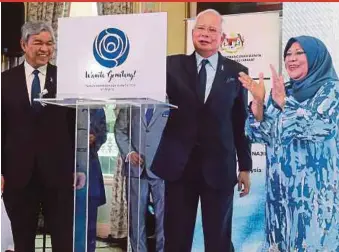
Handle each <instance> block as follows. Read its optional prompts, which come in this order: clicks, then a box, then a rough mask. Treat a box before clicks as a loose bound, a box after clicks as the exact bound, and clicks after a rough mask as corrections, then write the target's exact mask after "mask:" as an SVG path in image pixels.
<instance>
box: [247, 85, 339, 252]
mask: <svg viewBox="0 0 339 252" xmlns="http://www.w3.org/2000/svg"><path fill="white" fill-rule="evenodd" d="M286 88H287V98H286V105H285V107H284V110H283V111H282V110H280V109H278V108H276V107H275V106H274V105H273V103H272V100H271V99H269V101H268V104H267V107H266V108H265V111H264V120H263V121H262V122H257V121H256V120H255V118H254V116H253V114H251V113H250V116H249V118H248V120H247V122H246V134H247V135H248V137H249V138H250V139H251V140H252V142H255V143H264V144H266V146H267V147H266V150H267V170H266V171H267V172H266V209H265V213H266V239H267V246H268V248H269V249H268V251H283V252H285V251H286V252H287V251H298V252H299V251H335V252H336V251H339V130H338V124H339V82H337V81H333V82H327V83H326V84H324V85H323V86H322V87H321V88H320V89H319V90H318V91H317V93H316V94H315V95H314V96H313V97H312V98H309V99H306V100H304V101H303V102H298V101H297V100H296V99H294V97H293V96H291V95H289V93H288V91H289V87H286ZM266 251H267V250H266Z"/></svg>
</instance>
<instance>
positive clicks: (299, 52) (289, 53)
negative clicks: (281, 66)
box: [286, 51, 306, 58]
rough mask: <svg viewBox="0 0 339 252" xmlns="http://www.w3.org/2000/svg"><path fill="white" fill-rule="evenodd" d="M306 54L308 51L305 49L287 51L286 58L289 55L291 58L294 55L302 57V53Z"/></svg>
mask: <svg viewBox="0 0 339 252" xmlns="http://www.w3.org/2000/svg"><path fill="white" fill-rule="evenodd" d="M304 54H306V52H304V51H296V52H294V53H293V52H287V53H286V58H287V57H288V58H290V57H292V56H294V57H300V56H301V55H304Z"/></svg>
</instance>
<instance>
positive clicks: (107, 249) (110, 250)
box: [35, 235, 126, 252]
mask: <svg viewBox="0 0 339 252" xmlns="http://www.w3.org/2000/svg"><path fill="white" fill-rule="evenodd" d="M35 251H36V252H43V236H42V235H37V237H36V240H35ZM95 251H96V252H126V250H124V249H122V248H121V247H119V244H111V243H110V244H108V243H106V242H102V241H97V246H96V250H95ZM45 252H52V248H51V240H50V237H49V235H47V237H46V249H45Z"/></svg>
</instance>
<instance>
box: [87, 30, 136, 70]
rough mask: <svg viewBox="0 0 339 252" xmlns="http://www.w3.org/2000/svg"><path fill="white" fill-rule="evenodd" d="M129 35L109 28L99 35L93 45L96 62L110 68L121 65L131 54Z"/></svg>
mask: <svg viewBox="0 0 339 252" xmlns="http://www.w3.org/2000/svg"><path fill="white" fill-rule="evenodd" d="M129 47H130V45H129V40H128V37H127V35H126V34H125V33H124V32H123V31H121V30H119V29H116V28H108V29H105V30H103V31H102V32H100V33H99V35H98V36H97V37H96V38H95V40H94V43H93V54H94V57H95V59H96V61H97V62H98V63H99V64H100V65H102V66H104V67H108V68H113V67H116V66H119V65H121V64H122V63H124V62H125V60H126V59H127V56H128V53H129Z"/></svg>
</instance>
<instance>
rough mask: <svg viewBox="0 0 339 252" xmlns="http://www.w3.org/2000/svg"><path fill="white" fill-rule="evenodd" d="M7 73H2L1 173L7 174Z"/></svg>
mask: <svg viewBox="0 0 339 252" xmlns="http://www.w3.org/2000/svg"><path fill="white" fill-rule="evenodd" d="M6 80H7V78H6V75H5V74H4V73H1V81H2V83H1V175H4V174H5V170H6V167H5V164H6V162H5V158H6V155H5V151H4V148H5V146H6V125H7V124H6V114H5V107H4V104H3V101H4V98H3V95H4V90H3V89H4V85H5V83H6Z"/></svg>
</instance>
